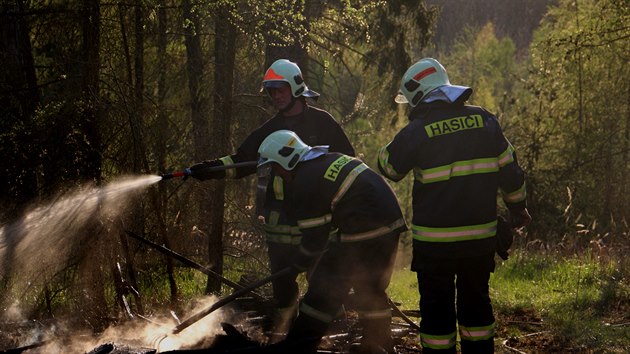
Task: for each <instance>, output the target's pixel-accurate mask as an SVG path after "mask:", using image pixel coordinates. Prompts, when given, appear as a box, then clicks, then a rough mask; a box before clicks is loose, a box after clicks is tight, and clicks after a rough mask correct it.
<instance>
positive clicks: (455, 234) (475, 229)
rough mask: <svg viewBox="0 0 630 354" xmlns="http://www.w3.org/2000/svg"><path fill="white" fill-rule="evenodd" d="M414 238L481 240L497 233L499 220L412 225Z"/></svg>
mask: <svg viewBox="0 0 630 354" xmlns="http://www.w3.org/2000/svg"><path fill="white" fill-rule="evenodd" d="M411 232H412V233H413V238H414V239H416V240H418V241H427V242H456V241H468V240H480V239H484V238H489V237H493V236H494V235H496V233H497V221H496V220H494V221H492V222H489V223H487V224H481V225H469V226H458V227H425V226H418V225H411Z"/></svg>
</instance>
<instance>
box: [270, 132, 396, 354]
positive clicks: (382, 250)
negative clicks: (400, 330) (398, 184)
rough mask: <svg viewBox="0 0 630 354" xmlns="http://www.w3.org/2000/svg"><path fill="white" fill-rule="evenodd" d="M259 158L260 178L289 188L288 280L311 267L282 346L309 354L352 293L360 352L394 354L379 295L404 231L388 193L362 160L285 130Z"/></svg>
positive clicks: (383, 298) (382, 296) (273, 137)
mask: <svg viewBox="0 0 630 354" xmlns="http://www.w3.org/2000/svg"><path fill="white" fill-rule="evenodd" d="M259 153H260V160H259V161H260V162H259V166H258V169H259V174H264V171H265V169H267V170H272V171H274V172H275V173H276V174H278V175H281V176H283V178H284V180H285V181H288V183H290V184H291V187H290V189H289V190H290V191H291V193H290V195H289V196H288V197H289V198H288V200H289V203H290V205H291V210H292V212H293V214H294V215H295V218H296V219H297V220H298V225H299V227H300V231H301V232H302V235H303V236H302V243H301V245H300V247H299V252H297V253H296V254H295V256H294V257H293V258H292V267H293V268H294V269H295V273H298V272H302V271H304V270H306V269H307V268H308V267H310V266H311V265H312V264H313V263H314V262H316V260H317V265H316V266H315V267H314V269H313V270H312V273H311V274H310V277H309V286H308V291H307V293H306V294H305V295H304V298H303V300H302V302H301V304H300V309H299V314H298V317H297V318H296V320H295V322H294V323H293V325H292V327H291V328H290V329H289V332H288V334H287V338H286V341H285V343H289V344H290V343H295V342H300V343H302V344H304V343H305V342H308V343H309V344H310V345H306V346H300V347H299V348H296V350H298V349H299V351H295V352H300V353H305V352H310V351H314V350H315V349H316V346H317V344H318V342H319V340H320V339H321V338H322V336H323V335H324V333H325V331H326V329H327V328H328V326H329V324H330V323H331V322H332V320H333V319H334V318H335V317H336V316H337V314H338V313H339V311H340V309H341V305H342V304H343V303H344V301H345V299H346V298H347V296H348V293H349V291H350V289H351V288H352V289H354V292H355V295H356V297H357V305H356V306H357V311H358V313H359V320H360V323H361V325H362V327H363V340H362V343H361V345H360V346H359V351H360V352H362V353H391V352H393V343H392V339H391V333H390V322H391V311H390V307H389V305H388V302H387V299H388V298H387V294H386V292H385V290H386V289H387V286H388V285H389V281H390V278H391V275H392V269H393V264H394V260H395V257H396V250H397V247H398V237H399V234H400V233H401V232H403V231H405V230H407V225H406V223H405V221H404V219H403V216H402V212H401V209H400V206H399V205H398V200H397V199H396V196H395V194H394V192H393V191H392V189H391V188H390V186H389V185H388V184H387V182H386V181H385V180H384V179H383V177H381V176H380V175H379V174H378V173H376V172H374V171H373V170H371V169H370V168H368V166H367V165H365V164H364V163H363V162H362V161H361V160H359V159H356V158H354V157H351V156H348V155H344V154H341V153H333V152H328V147H327V146H315V147H311V146H308V145H307V144H305V143H304V142H302V141H301V140H300V138H299V137H298V136H297V135H296V134H295V133H294V132H291V131H288V130H280V131H276V132H274V133H272V134H271V135H269V137H267V138H266V139H265V140H264V141H263V143H262V144H261V146H260V149H259ZM261 171H262V172H261ZM333 229H337V230H338V232H337V233H335V234H333V236H332V237H331V236H330V235H331V230H333ZM324 251H325V252H324Z"/></svg>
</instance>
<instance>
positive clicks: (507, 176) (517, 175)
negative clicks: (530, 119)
mask: <svg viewBox="0 0 630 354" xmlns="http://www.w3.org/2000/svg"><path fill="white" fill-rule="evenodd" d="M500 142H501V143H500V144H499V188H500V190H501V195H502V198H503V202H504V203H505V205H506V206H507V208H508V209H509V211H510V219H511V220H510V225H511V226H512V227H513V228H517V227H523V226H527V225H528V224H529V223H530V222H531V221H532V217H531V216H530V215H529V211H528V210H527V188H526V183H525V173H524V172H523V170H522V168H521V167H520V165H519V164H518V159H517V157H516V152H515V150H514V147H513V146H512V144H510V142H509V141H507V139H506V138H505V137H504V136H503V134H502V133H500Z"/></svg>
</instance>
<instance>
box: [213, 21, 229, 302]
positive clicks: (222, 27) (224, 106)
mask: <svg viewBox="0 0 630 354" xmlns="http://www.w3.org/2000/svg"><path fill="white" fill-rule="evenodd" d="M228 15H229V12H228V11H227V10H226V9H221V10H220V11H219V13H218V16H216V19H215V33H216V36H215V42H214V59H215V69H214V111H213V118H212V136H214V137H216V139H212V142H213V144H212V149H213V151H228V146H229V143H230V122H231V121H232V91H233V87H234V62H235V59H236V58H235V55H236V54H235V53H236V51H235V48H234V47H235V45H236V29H235V28H234V26H233V25H232V24H231V22H230V21H229V17H228ZM213 187H214V188H212V192H211V193H212V195H213V198H211V203H212V204H211V207H210V212H211V219H212V220H213V223H212V228H211V229H210V235H209V236H210V238H209V240H208V257H209V259H210V260H211V261H213V262H211V264H212V270H213V271H214V272H215V273H218V274H223V217H224V214H225V210H224V203H225V182H224V181H223V180H221V181H218V182H217V183H215V184H214V186H213ZM220 290H221V282H220V280H219V279H217V278H216V277H208V282H207V285H206V293H216V292H219V291H220Z"/></svg>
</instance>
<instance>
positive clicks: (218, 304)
mask: <svg viewBox="0 0 630 354" xmlns="http://www.w3.org/2000/svg"><path fill="white" fill-rule="evenodd" d="M289 272H292V270H291V267H287V268H284V269H282V270H280V271H278V272H276V273H273V274H271V275H270V276H268V277H266V278H263V279H261V280H259V281H257V282H254V283H252V284H250V285H248V286H246V287H244V288H241V289H238V290H235V291H234V292H233V293H232V294H230V295H228V296H225V297H223V298H222V299H220V300H219V301H217V302H215V303H214V304H213V305H212V306H210V307H208V308H206V309H204V310H202V311H199V312H197V313H196V314H194V315H192V316H190V317H189V318H188V319H186V320H185V321H184V322H182V323H180V324H179V325H177V326H176V327H175V328H173V330H172V331H171V334H177V333H179V332H181V331H183V330H184V329H186V328H188V327H190V326H191V325H192V324H193V323H195V322H197V321H199V320H200V319H202V318H204V317H206V316H208V315H209V314H211V313H212V312H214V311H216V310H218V309H219V308H221V307H223V306H225V305H227V304H228V303H230V302H232V301H234V300H236V299H237V298H239V297H241V296H243V295H245V294H247V293H249V292H251V291H253V290H255V289H257V288H259V287H261V286H263V285H265V284H267V283H269V282H271V281H272V280H274V279H276V278H279V277H281V276H283V275H286V274H288V273H289Z"/></svg>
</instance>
